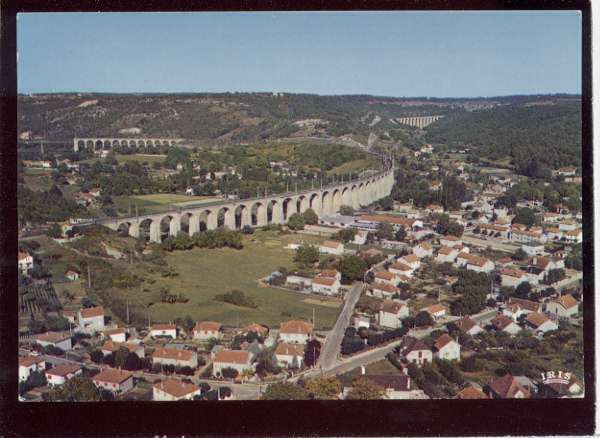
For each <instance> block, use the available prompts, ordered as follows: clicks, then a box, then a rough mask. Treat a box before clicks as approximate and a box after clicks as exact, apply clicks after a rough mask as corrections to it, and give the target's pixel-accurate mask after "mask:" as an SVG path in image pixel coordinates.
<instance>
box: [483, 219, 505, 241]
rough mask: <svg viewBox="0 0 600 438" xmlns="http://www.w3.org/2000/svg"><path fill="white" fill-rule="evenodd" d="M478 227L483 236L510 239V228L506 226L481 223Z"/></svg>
mask: <svg viewBox="0 0 600 438" xmlns="http://www.w3.org/2000/svg"><path fill="white" fill-rule="evenodd" d="M477 226H478V227H479V230H480V232H481V234H483V235H489V236H495V237H499V238H501V239H508V238H509V236H510V228H509V227H508V226H506V225H498V224H494V223H492V224H485V223H480V224H478V225H477Z"/></svg>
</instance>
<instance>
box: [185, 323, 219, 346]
mask: <svg viewBox="0 0 600 438" xmlns="http://www.w3.org/2000/svg"><path fill="white" fill-rule="evenodd" d="M192 333H193V337H194V339H197V340H199V341H208V340H209V339H221V337H222V333H221V323H220V322H215V321H202V322H197V323H196V325H195V326H194V328H193V330H192Z"/></svg>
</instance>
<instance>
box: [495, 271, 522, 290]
mask: <svg viewBox="0 0 600 438" xmlns="http://www.w3.org/2000/svg"><path fill="white" fill-rule="evenodd" d="M526 281H527V278H526V277H525V272H523V271H521V270H520V269H503V270H502V271H500V284H501V285H502V286H506V287H517V286H518V285H520V284H521V283H523V282H526Z"/></svg>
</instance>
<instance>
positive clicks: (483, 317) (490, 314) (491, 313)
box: [471, 309, 498, 322]
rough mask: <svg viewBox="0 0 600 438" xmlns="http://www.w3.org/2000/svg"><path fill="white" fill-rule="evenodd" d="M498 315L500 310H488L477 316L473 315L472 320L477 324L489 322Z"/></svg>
mask: <svg viewBox="0 0 600 438" xmlns="http://www.w3.org/2000/svg"><path fill="white" fill-rule="evenodd" d="M497 314H498V309H487V310H484V311H482V312H481V313H478V314H476V315H471V319H472V320H473V321H475V322H488V321H490V320H492V319H493V318H494V317H495V316H496V315H497Z"/></svg>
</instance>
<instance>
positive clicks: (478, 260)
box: [467, 255, 495, 274]
mask: <svg viewBox="0 0 600 438" xmlns="http://www.w3.org/2000/svg"><path fill="white" fill-rule="evenodd" d="M494 267H495V266H494V262H492V261H491V260H490V259H488V258H485V257H479V256H476V255H471V256H470V257H469V258H468V260H467V269H468V270H470V271H475V272H484V273H486V274H489V273H490V272H492V271H493V270H494Z"/></svg>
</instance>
